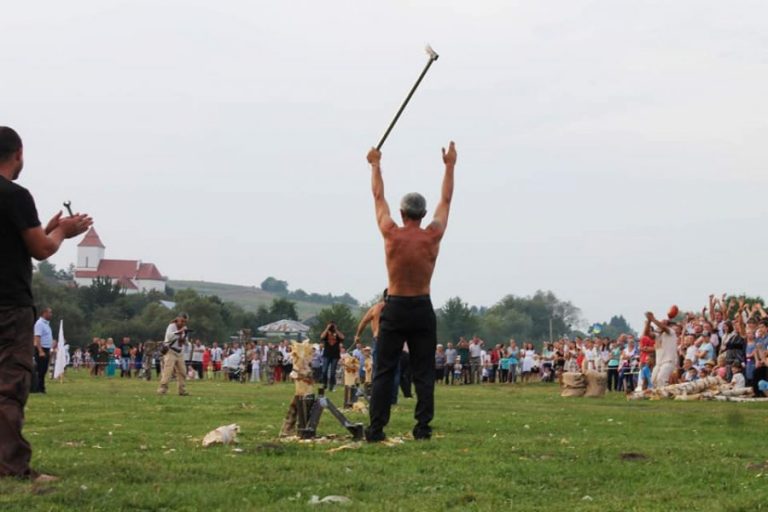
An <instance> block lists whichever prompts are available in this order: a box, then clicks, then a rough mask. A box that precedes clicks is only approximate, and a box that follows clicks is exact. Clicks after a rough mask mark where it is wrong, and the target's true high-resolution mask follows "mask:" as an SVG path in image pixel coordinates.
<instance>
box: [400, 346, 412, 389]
mask: <svg viewBox="0 0 768 512" xmlns="http://www.w3.org/2000/svg"><path fill="white" fill-rule="evenodd" d="M412 384H413V374H412V373H411V357H410V355H409V354H408V352H403V353H401V354H400V391H402V392H403V396H404V397H405V398H411V397H413V391H412V389H413V385H412Z"/></svg>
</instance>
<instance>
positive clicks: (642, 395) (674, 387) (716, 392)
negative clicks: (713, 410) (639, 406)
mask: <svg viewBox="0 0 768 512" xmlns="http://www.w3.org/2000/svg"><path fill="white" fill-rule="evenodd" d="M753 396H754V391H753V390H752V388H749V387H745V388H737V387H734V386H733V384H728V383H727V382H726V381H724V380H723V379H721V378H720V377H716V376H712V377H704V378H703V379H699V380H694V381H692V382H683V383H682V384H670V385H668V386H663V387H660V388H655V389H644V390H636V391H635V392H634V393H631V394H630V395H627V398H629V399H630V400H646V399H648V400H663V399H674V400H722V401H729V402H743V401H747V400H748V401H756V400H762V399H756V398H752V397H753Z"/></svg>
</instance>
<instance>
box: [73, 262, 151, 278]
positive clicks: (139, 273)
mask: <svg viewBox="0 0 768 512" xmlns="http://www.w3.org/2000/svg"><path fill="white" fill-rule="evenodd" d="M75 277H111V278H112V279H123V278H126V279H139V280H142V279H145V280H146V279H150V280H153V281H164V280H165V278H164V277H163V275H162V274H161V273H160V271H159V270H158V269H157V266H156V265H155V264H154V263H142V262H140V261H138V260H108V259H103V260H101V261H99V266H98V268H97V269H96V270H76V271H75Z"/></svg>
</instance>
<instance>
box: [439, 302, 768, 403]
mask: <svg viewBox="0 0 768 512" xmlns="http://www.w3.org/2000/svg"><path fill="white" fill-rule="evenodd" d="M670 313H674V314H671V315H670V314H668V315H665V318H663V319H661V320H659V319H657V318H656V317H655V315H653V314H652V313H647V314H646V321H645V326H644V328H643V332H642V334H641V336H640V337H639V339H636V337H635V335H634V334H631V333H626V334H621V335H619V336H617V337H616V338H613V339H612V338H608V337H601V336H600V335H599V334H595V335H593V336H584V337H578V336H577V337H574V338H573V339H571V338H569V337H563V338H561V339H559V340H556V341H554V342H544V343H543V344H542V348H541V349H540V350H537V349H536V348H534V345H533V344H532V343H523V344H520V345H518V344H517V342H516V341H515V340H514V339H511V340H510V341H509V342H508V343H506V344H496V345H493V346H491V347H486V345H485V342H483V340H481V339H479V338H478V337H477V336H475V337H473V338H472V339H471V340H469V341H467V340H466V339H464V338H463V337H462V338H460V339H459V341H458V343H457V344H456V345H455V346H454V344H453V343H450V342H449V343H447V344H446V345H445V346H443V345H438V347H437V353H436V355H435V369H436V374H437V379H438V382H443V383H444V384H453V385H457V384H460V385H469V384H480V383H528V382H531V381H534V380H536V381H547V382H551V381H554V380H557V379H558V378H559V376H560V375H562V373H564V372H588V371H596V372H604V373H605V374H606V377H607V384H608V389H609V390H612V391H624V392H627V393H629V392H632V391H635V390H636V389H649V388H653V387H660V386H665V385H668V384H675V383H680V382H689V381H692V380H697V379H699V378H702V377H706V376H711V375H716V376H719V377H720V378H722V379H723V380H726V381H728V382H731V383H732V384H734V386H735V387H745V386H749V387H752V388H753V390H754V392H755V395H756V396H760V395H763V394H768V373H767V371H768V370H767V369H768V313H767V312H766V311H765V309H764V307H763V305H762V304H761V303H759V302H755V303H753V304H748V303H747V302H746V301H745V300H743V299H730V300H726V297H725V296H723V297H722V298H717V297H715V296H714V295H712V296H710V300H709V303H708V305H707V307H705V308H703V309H702V311H701V312H700V313H687V314H680V313H679V312H678V311H676V308H675V311H670Z"/></svg>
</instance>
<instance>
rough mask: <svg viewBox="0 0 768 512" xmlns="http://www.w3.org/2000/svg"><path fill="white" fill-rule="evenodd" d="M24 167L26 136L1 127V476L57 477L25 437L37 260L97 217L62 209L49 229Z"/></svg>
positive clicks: (42, 258)
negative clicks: (38, 462) (36, 461)
mask: <svg viewBox="0 0 768 512" xmlns="http://www.w3.org/2000/svg"><path fill="white" fill-rule="evenodd" d="M23 167H24V149H23V147H22V143H21V138H20V137H19V135H18V134H17V133H16V132H15V131H14V130H13V129H11V128H8V127H5V126H0V240H2V243H1V244H0V477H3V476H14V477H17V478H27V479H34V480H35V481H37V482H45V481H51V480H55V477H51V476H49V475H42V474H40V473H37V472H36V471H33V470H32V469H31V468H30V467H29V461H30V459H31V456H32V449H31V447H30V445H29V443H28V442H27V440H26V439H24V437H23V436H22V435H21V427H22V424H23V422H24V406H25V404H26V403H27V398H28V396H29V388H30V382H31V378H32V359H33V353H34V351H33V326H34V323H35V317H36V315H35V307H34V301H33V299H32V260H31V258H35V259H37V260H44V259H47V258H48V257H50V256H52V255H53V254H55V253H56V251H58V250H59V246H60V245H61V243H62V241H64V240H65V239H67V238H72V237H75V236H77V235H79V234H81V233H84V232H85V231H86V230H87V229H88V227H90V225H91V224H93V219H91V218H90V217H89V216H87V215H81V214H77V215H74V216H72V217H62V215H61V212H59V213H57V214H56V215H55V216H54V217H53V218H52V219H51V220H50V221H49V222H48V224H47V226H46V227H45V229H43V227H42V226H41V225H40V220H39V219H38V217H37V209H36V207H35V201H34V200H33V199H32V195H31V194H30V193H29V191H28V190H27V189H25V188H24V187H21V186H19V185H17V184H15V183H14V181H15V180H16V179H17V178H18V177H19V174H20V173H21V170H22V168H23Z"/></svg>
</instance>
